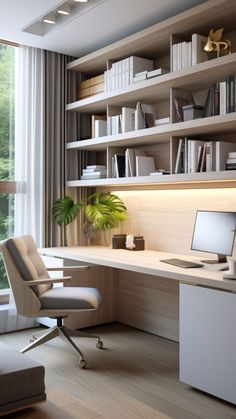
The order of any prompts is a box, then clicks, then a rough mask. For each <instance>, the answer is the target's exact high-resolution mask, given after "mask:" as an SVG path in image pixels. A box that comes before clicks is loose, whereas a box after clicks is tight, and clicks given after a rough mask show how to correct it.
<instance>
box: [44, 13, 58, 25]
mask: <svg viewBox="0 0 236 419" xmlns="http://www.w3.org/2000/svg"><path fill="white" fill-rule="evenodd" d="M43 22H44V23H50V24H51V25H54V24H55V23H56V16H55V13H49V14H48V15H46V16H44V17H43Z"/></svg>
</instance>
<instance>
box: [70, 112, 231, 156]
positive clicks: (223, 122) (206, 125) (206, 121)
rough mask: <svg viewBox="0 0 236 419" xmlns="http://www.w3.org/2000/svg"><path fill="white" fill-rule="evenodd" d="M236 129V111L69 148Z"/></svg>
mask: <svg viewBox="0 0 236 419" xmlns="http://www.w3.org/2000/svg"><path fill="white" fill-rule="evenodd" d="M235 131H236V112H233V113H228V114H225V115H217V116H211V117H208V118H202V119H194V120H191V121H186V122H177V123H176V124H166V125H163V126H159V127H152V128H147V129H142V130H139V131H132V132H126V133H125V134H118V135H108V136H106V137H100V138H96V139H89V140H81V141H74V142H71V143H68V144H67V146H66V148H67V150H106V148H107V146H124V147H129V146H136V147H137V146H139V145H140V146H141V145H145V144H157V143H162V142H166V141H169V139H170V137H171V136H172V137H182V136H183V137H187V136H194V135H198V136H207V135H219V134H226V133H233V132H235Z"/></svg>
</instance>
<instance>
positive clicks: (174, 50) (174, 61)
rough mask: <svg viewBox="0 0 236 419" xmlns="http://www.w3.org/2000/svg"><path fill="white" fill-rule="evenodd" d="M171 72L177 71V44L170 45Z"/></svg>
mask: <svg viewBox="0 0 236 419" xmlns="http://www.w3.org/2000/svg"><path fill="white" fill-rule="evenodd" d="M171 68H172V71H176V70H177V44H174V45H172V64H171Z"/></svg>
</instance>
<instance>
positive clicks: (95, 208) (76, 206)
mask: <svg viewBox="0 0 236 419" xmlns="http://www.w3.org/2000/svg"><path fill="white" fill-rule="evenodd" d="M81 210H83V212H84V216H85V223H84V227H83V233H84V235H85V236H86V237H87V238H91V237H93V236H94V235H95V234H96V232H97V231H99V230H103V231H105V230H109V229H110V228H114V227H117V226H118V224H119V223H120V222H121V221H125V220H127V218H128V216H127V208H126V206H125V204H124V203H123V201H122V200H121V199H120V198H119V197H118V196H117V195H114V194H110V193H103V192H96V193H94V194H92V195H90V196H89V197H88V198H87V200H86V202H74V201H73V199H72V198H70V197H69V196H65V197H64V198H60V199H58V200H56V201H55V203H54V205H53V208H52V215H53V218H54V219H55V221H56V222H57V224H58V225H59V226H61V225H67V224H70V223H71V222H72V221H74V219H75V218H76V217H77V215H78V213H79V212H80V211H81Z"/></svg>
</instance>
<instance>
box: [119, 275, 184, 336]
mask: <svg viewBox="0 0 236 419" xmlns="http://www.w3.org/2000/svg"><path fill="white" fill-rule="evenodd" d="M118 319H119V321H120V322H121V323H124V324H127V325H129V326H133V327H136V328H138V329H141V330H145V331H147V332H151V333H154V334H155V335H159V336H163V337H166V338H168V339H172V340H174V341H178V339H179V332H178V330H179V326H178V325H179V285H178V282H176V281H172V280H169V279H166V278H158V277H155V276H150V275H144V274H138V273H135V272H129V271H120V272H119V315H118Z"/></svg>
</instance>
